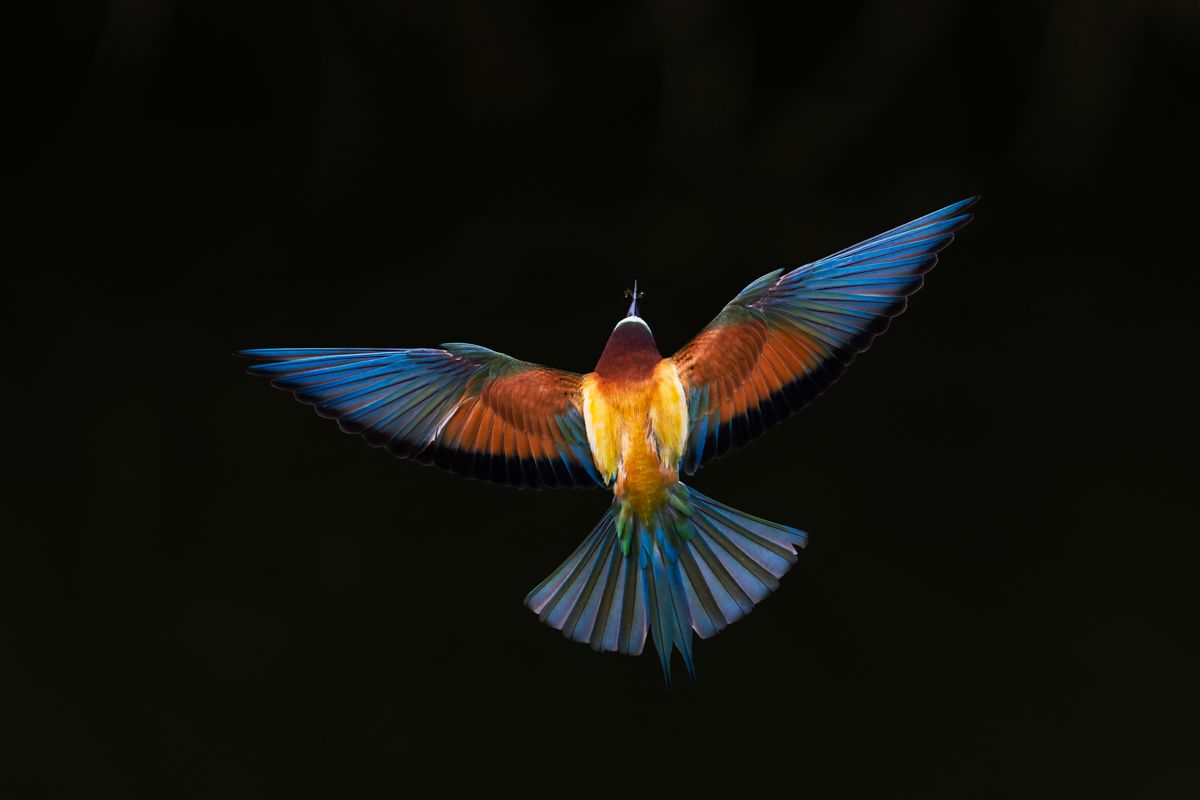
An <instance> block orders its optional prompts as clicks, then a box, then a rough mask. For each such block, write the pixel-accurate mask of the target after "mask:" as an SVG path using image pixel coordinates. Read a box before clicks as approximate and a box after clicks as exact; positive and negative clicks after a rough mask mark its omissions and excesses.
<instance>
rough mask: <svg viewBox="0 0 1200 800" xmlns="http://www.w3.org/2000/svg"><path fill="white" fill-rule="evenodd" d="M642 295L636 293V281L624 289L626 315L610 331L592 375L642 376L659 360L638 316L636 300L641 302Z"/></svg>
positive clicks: (653, 344) (651, 339)
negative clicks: (626, 302) (627, 301)
mask: <svg viewBox="0 0 1200 800" xmlns="http://www.w3.org/2000/svg"><path fill="white" fill-rule="evenodd" d="M642 294H643V293H642V292H639V291H638V288H637V281H634V282H633V289H626V290H625V296H626V297H627V298H629V301H630V302H629V312H628V313H627V314H626V315H625V318H624V319H622V320H621V321H620V322H618V323H617V325H616V327H615V328H613V332H612V333H611V334H610V335H609V337H608V344H606V345H605V346H604V352H603V353H602V354H601V355H600V361H598V362H597V363H596V372H598V373H600V374H601V375H606V376H611V377H624V378H641V377H645V375H648V374H649V372H650V370H652V369H653V368H654V366H655V365H656V364H657V363H658V362H659V361H660V360H661V359H662V356H661V355H660V354H659V352H658V345H656V344H655V343H654V334H653V333H651V332H650V326H649V325H647V324H646V320H644V319H642V318H641V317H640V316H638V301H639V300H641V299H642Z"/></svg>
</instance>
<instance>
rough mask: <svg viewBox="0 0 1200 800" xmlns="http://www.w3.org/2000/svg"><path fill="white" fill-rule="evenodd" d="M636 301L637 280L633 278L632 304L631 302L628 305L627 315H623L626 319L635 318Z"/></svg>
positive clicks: (636, 311) (636, 312)
mask: <svg viewBox="0 0 1200 800" xmlns="http://www.w3.org/2000/svg"><path fill="white" fill-rule="evenodd" d="M637 301H638V288H637V279H636V278H635V279H634V281H633V302H631V303H630V304H629V313H628V314H626V315H625V316H626V317H636V316H637V315H638V307H637Z"/></svg>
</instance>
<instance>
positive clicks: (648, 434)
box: [581, 359, 687, 521]
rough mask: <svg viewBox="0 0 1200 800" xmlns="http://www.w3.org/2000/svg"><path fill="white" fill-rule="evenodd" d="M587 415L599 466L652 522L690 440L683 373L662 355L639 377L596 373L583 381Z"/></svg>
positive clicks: (620, 494) (642, 516) (617, 490)
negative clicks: (608, 377)
mask: <svg viewBox="0 0 1200 800" xmlns="http://www.w3.org/2000/svg"><path fill="white" fill-rule="evenodd" d="M581 390H582V395H583V419H584V425H585V426H586V428H587V434H588V444H589V446H590V447H591V450H592V458H593V460H594V461H595V463H596V469H597V470H598V471H599V472H600V475H601V477H603V478H604V481H605V483H609V484H611V483H612V482H613V481H614V480H615V481H616V486H615V487H614V492H615V494H616V496H617V497H618V498H619V499H621V500H623V501H624V502H626V503H628V504H629V505H630V506H631V507H632V509H633V510H634V512H635V513H636V514H637V515H638V517H639V518H640V519H642V520H644V521H648V520H649V519H650V517H651V516H652V515H653V513H654V512H655V511H656V510H658V509H659V508H661V507H662V505H663V504H664V503H665V502H667V489H668V488H669V487H670V486H671V485H673V484H675V483H677V482H678V480H679V473H678V464H679V460H680V458H681V457H682V456H683V448H684V445H685V443H686V441H687V401H686V400H685V397H684V391H683V384H682V383H681V382H680V380H679V372H678V371H677V369H676V368H675V364H674V363H672V362H671V361H670V360H669V359H663V360H662V361H661V362H660V363H659V364H658V365H657V366H656V367H655V368H654V370H653V372H652V373H651V374H650V375H649V376H648V377H646V378H644V379H641V380H606V379H604V378H602V377H601V376H600V375H599V374H597V373H595V372H593V373H590V374H588V375H585V376H584V378H583V383H582V387H581Z"/></svg>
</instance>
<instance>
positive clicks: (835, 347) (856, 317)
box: [672, 197, 978, 473]
mask: <svg viewBox="0 0 1200 800" xmlns="http://www.w3.org/2000/svg"><path fill="white" fill-rule="evenodd" d="M977 199H978V198H977V197H972V198H969V199H967V200H963V201H960V202H958V203H955V204H953V205H950V206H947V207H945V208H943V209H941V210H940V211H935V212H933V213H932V214H928V215H926V216H924V217H921V218H920V219H916V220H913V221H912V222H910V223H908V224H907V225H901V226H900V227H898V228H894V229H893V230H890V231H888V232H887V233H881V234H879V235H878V236H875V237H874V238H871V239H868V240H866V241H865V242H861V243H859V244H856V245H854V246H853V247H849V248H847V249H845V250H842V251H841V252H838V253H834V254H833V255H831V256H829V257H827V258H823V259H821V260H820V261H814V262H813V263H811V264H806V265H804V266H802V267H799V268H798V269H795V270H792V271H791V272H789V273H787V274H786V275H785V274H783V270H776V271H775V272H772V273H770V274H768V275H764V276H763V277H761V278H759V279H758V280H756V281H755V282H754V283H752V284H750V285H749V286H747V287H746V288H745V289H743V290H742V292H741V294H739V295H738V296H737V297H735V298H734V299H733V300H732V302H730V303H729V305H727V306H725V308H724V309H723V310H722V311H721V313H720V314H718V315H717V318H716V319H714V320H713V321H712V322H710V323H709V324H708V326H707V327H705V328H704V330H702V331H701V332H700V333H699V334H697V335H696V337H695V338H693V339H692V340H691V341H690V342H688V343H687V344H686V345H684V347H683V349H681V350H680V351H679V352H678V353H676V354H675V355H674V356H672V359H673V360H674V361H675V364H676V366H677V367H678V368H679V375H680V378H681V379H682V381H683V384H684V387H685V389H686V390H687V393H688V419H689V424H690V430H689V435H688V443H687V448H686V450H685V453H684V457H683V468H684V470H685V471H687V472H688V473H693V472H695V471H696V470H697V469H699V468H700V467H701V466H702V465H703V464H705V463H707V462H708V461H709V460H711V459H713V458H716V457H717V456H720V455H724V454H725V453H726V452H728V451H729V450H730V449H732V448H734V447H738V446H740V445H742V444H744V443H746V442H747V441H749V440H751V439H753V438H755V437H757V436H759V435H760V434H762V433H763V431H765V430H766V429H767V428H769V427H771V426H772V425H774V424H775V423H777V422H779V421H781V420H783V419H784V418H786V417H788V416H789V415H791V414H793V413H795V412H796V411H799V410H800V409H801V408H803V407H804V406H806V405H808V404H809V403H810V402H812V400H813V399H814V398H816V397H817V396H818V395H819V394H821V393H822V392H824V391H825V390H826V389H827V388H828V387H829V385H830V384H832V383H833V382H834V381H835V380H837V379H838V377H840V376H841V374H842V372H843V371H845V369H846V367H847V366H848V365H849V364H850V362H851V361H853V360H854V357H855V356H856V355H857V354H859V353H861V352H862V351H864V350H866V349H867V348H868V347H869V346H870V345H871V340H872V339H874V338H875V337H876V336H878V335H879V334H880V333H883V331H885V330H886V329H887V327H888V324H889V323H890V322H891V320H892V318H893V317H895V316H897V315H898V314H900V312H902V311H904V309H905V307H906V306H907V305H908V296H909V295H911V294H913V293H914V292H916V291H917V290H918V289H920V288H921V285H922V283H923V282H924V278H923V275H924V274H925V273H926V272H928V271H929V270H930V269H932V268H933V265H934V264H936V263H937V254H938V251H940V250H942V249H943V248H945V247H946V246H947V245H948V244H950V242H951V241H953V240H954V231H956V230H958V229H959V228H961V227H962V226H964V225H966V224H967V223H968V222H970V221H971V219H972V215H971V214H966V213H963V212H964V211H965V210H966V209H967V208H969V207H970V206H971V205H972V204H973V203H974V202H975V201H976V200H977Z"/></svg>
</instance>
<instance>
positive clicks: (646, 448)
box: [239, 197, 978, 686]
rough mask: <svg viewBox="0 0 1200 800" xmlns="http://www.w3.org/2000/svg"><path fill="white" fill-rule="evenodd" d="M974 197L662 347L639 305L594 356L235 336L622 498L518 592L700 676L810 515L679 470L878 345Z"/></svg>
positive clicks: (306, 381)
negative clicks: (727, 498)
mask: <svg viewBox="0 0 1200 800" xmlns="http://www.w3.org/2000/svg"><path fill="white" fill-rule="evenodd" d="M977 199H978V198H976V197H972V198H968V199H966V200H962V201H960V202H958V203H954V204H952V205H949V206H946V207H945V208H943V209H941V210H940V211H935V212H933V213H932V214H927V215H926V216H924V217H921V218H919V219H916V220H913V221H912V222H909V223H908V224H906V225H901V226H900V227H898V228H894V229H892V230H890V231H888V232H886V233H882V234H879V235H878V236H875V237H873V238H870V239H867V240H866V241H864V242H861V243H859V244H856V245H854V246H853V247H849V248H847V249H845V250H842V251H840V252H837V253H834V254H833V255H831V256H828V257H826V258H823V259H821V260H819V261H814V262H812V263H810V264H806V265H804V266H802V267H799V268H797V269H794V270H791V271H790V272H784V271H783V270H776V271H774V272H771V273H768V274H766V275H764V276H762V277H761V278H759V279H758V280H756V281H754V282H753V283H751V284H750V285H749V286H747V287H746V288H745V289H743V290H742V291H741V292H740V293H739V294H738V295H737V297H735V298H733V300H731V301H730V302H729V303H728V304H727V305H726V306H725V308H723V309H722V310H721V313H719V314H718V315H717V316H716V318H715V319H714V320H713V321H712V322H710V323H709V324H708V325H707V326H706V327H705V328H704V329H703V330H702V331H700V333H698V334H697V335H696V336H695V337H694V338H693V339H692V340H691V341H690V342H688V343H687V344H686V345H684V346H683V348H682V349H681V350H679V351H678V352H677V353H675V354H674V355H672V356H670V357H668V358H663V356H662V354H661V353H659V350H658V346H657V345H656V344H655V341H654V335H653V334H652V333H651V332H650V326H649V325H648V324H647V323H646V321H645V320H644V319H642V317H641V316H640V313H639V302H638V301H639V300H640V299H641V294H639V293H638V291H637V284H636V283H635V284H634V289H633V291H632V292H629V293H628V294H629V295H631V302H630V304H629V311H628V313H627V314H626V315H625V317H624V318H623V319H622V320H621V321H620V322H618V323H617V325H616V327H615V328H614V329H613V331H612V334H611V335H610V336H609V338H608V343H607V344H606V345H605V347H604V351H603V352H602V353H601V355H600V360H599V361H598V362H597V363H596V368H595V369H594V370H593V371H592V372H590V373H588V374H587V375H579V374H577V373H574V372H565V371H563V370H558V369H552V368H550V367H543V366H540V365H538V364H531V363H528V362H525V361H518V360H517V359H515V358H512V357H510V356H507V355H504V354H503V353H497V352H495V351H493V350H489V349H487V348H486V347H480V346H479V345H473V344H462V343H453V344H444V345H442V346H441V347H440V348H417V349H394V348H265V349H253V350H242V351H240V352H239V355H241V356H245V357H247V358H250V359H254V360H255V361H256V362H258V363H256V364H254V365H252V366H251V367H249V371H250V372H251V373H252V374H255V375H261V376H264V377H267V378H270V379H271V383H272V385H274V386H276V387H278V388H280V389H284V390H287V391H290V392H292V393H293V394H294V395H295V397H296V399H297V400H299V401H300V402H302V403H307V404H309V405H312V406H313V407H314V408H315V409H316V411H317V413H318V414H320V415H321V416H323V417H330V418H333V419H336V420H337V422H338V425H339V426H340V427H341V428H342V430H344V431H346V432H348V433H356V434H359V435H361V436H362V437H363V438H364V439H365V440H366V441H367V443H368V444H370V445H372V446H375V447H384V448H386V449H387V450H388V451H389V452H390V453H392V454H393V455H395V456H398V457H400V458H404V459H412V460H415V461H419V462H421V463H423V464H436V465H437V466H439V467H443V468H445V469H447V470H450V471H452V472H457V473H459V474H460V475H465V476H467V477H468V478H479V479H483V480H490V481H495V482H497V483H502V484H507V485H512V486H519V487H537V488H542V487H556V486H581V487H603V488H606V489H610V490H611V491H612V493H613V502H612V505H611V506H610V507H609V509H608V511H607V512H606V513H605V514H604V516H603V517H602V518H601V520H600V522H599V523H598V524H597V525H596V527H595V528H594V529H593V530H592V532H591V533H590V534H589V535H588V537H587V538H586V539H584V541H583V543H582V544H581V545H579V547H578V548H576V550H575V552H573V553H572V554H571V555H570V556H569V557H568V558H567V560H566V561H564V562H563V563H562V565H561V566H559V567H558V569H556V570H554V572H553V573H551V575H550V576H549V577H548V578H546V580H544V581H542V583H541V584H539V585H538V586H537V587H536V588H534V589H533V591H531V592H530V593H529V595H528V596H527V597H526V598H525V604H526V605H527V606H528V607H529V608H530V609H531V610H532V611H533V612H534V613H536V614H538V616H539V618H540V619H541V620H542V621H543V622H545V623H546V624H547V625H550V626H551V627H553V628H556V629H558V630H561V631H562V632H563V634H564V635H565V636H567V637H568V638H570V639H573V640H575V641H577V642H587V643H589V644H590V645H591V646H592V647H593V648H595V649H596V650H603V651H619V652H622V653H628V654H630V655H637V654H639V653H641V651H642V648H643V646H644V645H645V642H646V636H647V633H649V635H650V637H651V638H652V639H653V640H654V646H655V648H656V649H657V651H658V656H659V660H660V661H661V663H662V668H663V673H664V677H665V679H666V682H667V685H668V686H670V683H671V655H672V652H673V650H674V649H678V650H679V651H680V653H681V654H682V656H683V661H684V664H685V665H686V667H687V670H688V674H689V675H690V676H691V678H692V680H693V681H695V677H696V672H695V664H694V660H693V653H692V632H693V631H695V633H697V634H698V635H699V636H700V638H702V639H707V638H709V637H711V636H714V635H716V634H717V633H718V632H719V631H721V630H722V629H724V628H725V627H726V626H727V625H729V624H730V623H733V622H735V621H737V620H738V619H741V618H742V617H743V616H745V615H746V614H748V613H749V612H750V610H751V608H753V606H754V605H755V604H756V603H758V602H759V601H761V600H762V599H763V598H765V597H766V596H767V595H768V594H769V593H770V592H772V591H773V590H774V589H776V588H777V587H778V586H779V579H780V578H782V577H783V575H784V573H786V572H787V571H788V569H789V568H790V567H791V566H792V564H794V563H795V561H796V557H797V548H802V547H804V545H805V544H806V542H807V540H808V535H807V534H806V533H804V532H803V531H801V530H797V529H795V528H791V527H788V526H786V525H780V524H778V523H774V522H768V521H766V520H763V519H759V518H758V517H754V516H751V515H749V514H745V513H743V512H741V511H737V510H734V509H732V508H730V507H729V506H727V505H724V504H723V503H720V502H717V501H716V500H713V499H711V498H709V497H706V496H704V495H703V494H701V493H700V492H698V491H696V490H695V489H693V488H691V487H689V486H687V485H685V484H684V483H682V482H681V481H680V476H681V475H682V474H685V473H686V474H687V475H691V474H693V473H695V472H696V470H698V469H700V467H702V466H703V465H705V464H707V463H708V462H709V461H711V460H713V459H714V458H717V457H718V456H721V455H723V454H725V453H727V452H729V451H730V450H732V449H734V448H735V447H739V446H741V445H743V444H745V443H746V442H748V441H750V440H751V439H754V438H755V437H757V436H759V435H760V434H762V433H763V432H764V431H765V430H766V429H767V428H769V427H771V426H772V425H775V424H776V423H777V422H780V421H781V420H783V419H784V418H786V417H787V416H789V415H791V414H793V413H795V412H796V411H799V410H800V409H801V408H803V407H804V406H806V405H808V404H809V403H810V402H812V401H813V399H814V398H816V397H817V396H818V395H820V394H821V393H822V392H824V391H825V390H826V389H827V388H828V387H829V385H830V384H831V383H833V382H834V381H835V380H837V378H838V377H839V376H840V375H841V374H842V372H843V371H844V370H845V369H846V366H847V365H848V364H849V363H850V362H851V361H852V360H853V359H854V357H855V356H856V355H857V354H858V353H861V352H862V351H863V350H866V349H867V347H869V346H870V344H871V341H872V339H874V338H875V337H876V336H877V335H879V334H880V333H882V332H883V331H884V330H885V329H886V328H887V327H888V324H889V323H890V321H891V320H892V318H893V317H895V316H896V315H898V314H900V312H902V311H903V310H904V309H905V307H906V306H907V304H908V297H909V296H910V295H912V294H913V293H914V292H916V291H917V290H918V289H919V288H921V285H922V283H923V281H924V277H923V276H924V275H925V273H926V272H928V271H929V270H930V269H932V267H933V265H934V264H935V263H936V262H937V254H938V252H939V251H941V250H942V249H943V248H945V247H946V246H947V245H949V244H950V242H951V241H952V240H953V239H954V232H955V231H957V230H958V229H959V228H961V227H963V226H964V225H966V224H967V223H968V222H970V220H971V219H972V215H971V214H969V213H966V212H967V209H968V208H969V207H970V206H971V205H972V204H973V203H974V202H975V201H976V200H977Z"/></svg>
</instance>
